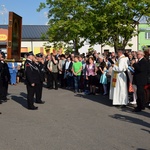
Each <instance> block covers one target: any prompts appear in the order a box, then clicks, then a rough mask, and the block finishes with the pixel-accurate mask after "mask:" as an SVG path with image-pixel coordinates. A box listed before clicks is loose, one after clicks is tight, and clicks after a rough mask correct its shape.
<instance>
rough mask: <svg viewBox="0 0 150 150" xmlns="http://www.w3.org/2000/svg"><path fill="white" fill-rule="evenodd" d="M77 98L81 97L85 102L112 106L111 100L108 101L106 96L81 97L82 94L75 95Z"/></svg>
mask: <svg viewBox="0 0 150 150" xmlns="http://www.w3.org/2000/svg"><path fill="white" fill-rule="evenodd" d="M75 96H77V97H82V98H85V99H87V100H90V101H93V102H97V103H100V104H103V105H106V106H112V100H109V99H108V96H102V95H83V94H77V95H75Z"/></svg>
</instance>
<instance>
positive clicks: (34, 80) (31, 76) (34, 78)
mask: <svg viewBox="0 0 150 150" xmlns="http://www.w3.org/2000/svg"><path fill="white" fill-rule="evenodd" d="M33 60H34V55H33V53H32V52H29V53H27V59H26V61H25V77H26V81H25V83H26V86H27V103H28V109H30V110H36V109H38V107H35V106H34V94H35V90H36V85H37V84H38V83H39V81H40V78H39V75H38V74H39V69H38V67H37V66H36V65H35V63H34V61H33Z"/></svg>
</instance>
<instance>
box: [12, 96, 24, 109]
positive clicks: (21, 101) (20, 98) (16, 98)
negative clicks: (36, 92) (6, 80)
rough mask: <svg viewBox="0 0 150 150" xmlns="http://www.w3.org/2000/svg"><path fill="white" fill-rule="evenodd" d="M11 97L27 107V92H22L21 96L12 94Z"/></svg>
mask: <svg viewBox="0 0 150 150" xmlns="http://www.w3.org/2000/svg"><path fill="white" fill-rule="evenodd" d="M11 99H12V100H13V101H15V102H17V103H19V104H20V105H22V106H23V107H25V108H27V100H26V94H25V93H20V96H15V95H12V96H11Z"/></svg>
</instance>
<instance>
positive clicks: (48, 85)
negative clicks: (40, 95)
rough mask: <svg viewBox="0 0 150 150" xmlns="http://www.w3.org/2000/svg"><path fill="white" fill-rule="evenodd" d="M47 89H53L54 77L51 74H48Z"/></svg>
mask: <svg viewBox="0 0 150 150" xmlns="http://www.w3.org/2000/svg"><path fill="white" fill-rule="evenodd" d="M47 87H48V88H51V89H52V88H53V77H52V73H51V72H49V73H48V74H47Z"/></svg>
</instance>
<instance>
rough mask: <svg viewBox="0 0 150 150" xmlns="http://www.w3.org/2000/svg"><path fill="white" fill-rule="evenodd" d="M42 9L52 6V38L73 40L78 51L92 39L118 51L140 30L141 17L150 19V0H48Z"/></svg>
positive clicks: (68, 41) (40, 8)
mask: <svg viewBox="0 0 150 150" xmlns="http://www.w3.org/2000/svg"><path fill="white" fill-rule="evenodd" d="M42 9H48V18H49V30H48V33H47V34H48V35H49V41H50V42H56V43H57V42H59V41H63V42H65V43H70V42H72V45H73V46H74V50H75V51H76V52H77V51H78V49H79V48H80V47H81V46H83V43H84V41H85V40H87V39H88V40H90V43H91V45H93V44H102V45H104V44H109V45H113V46H114V48H115V50H116V51H117V50H118V49H120V48H122V49H124V48H125V47H126V45H127V44H128V41H129V40H130V39H131V38H132V37H133V36H136V35H137V34H138V32H137V30H136V27H137V25H138V23H139V22H140V20H141V18H143V17H146V20H147V21H149V16H150V0H132V1H131V0H46V3H41V4H40V6H39V8H38V9H37V10H38V11H40V10H42ZM81 39H82V40H81Z"/></svg>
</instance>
